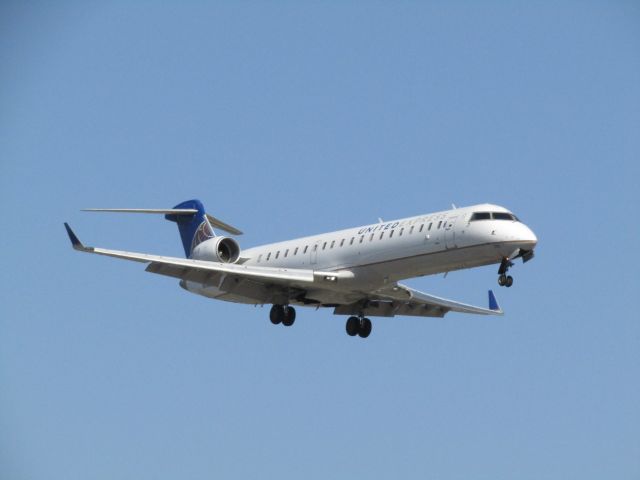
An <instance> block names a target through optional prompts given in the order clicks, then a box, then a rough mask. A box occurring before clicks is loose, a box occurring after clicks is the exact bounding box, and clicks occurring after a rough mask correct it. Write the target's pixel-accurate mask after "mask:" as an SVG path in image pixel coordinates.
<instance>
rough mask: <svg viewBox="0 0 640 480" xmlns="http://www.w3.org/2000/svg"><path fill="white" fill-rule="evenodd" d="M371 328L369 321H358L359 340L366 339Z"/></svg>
mask: <svg viewBox="0 0 640 480" xmlns="http://www.w3.org/2000/svg"><path fill="white" fill-rule="evenodd" d="M372 328H373V325H371V320H369V319H368V318H363V319H362V320H360V331H359V332H358V335H360V338H367V337H368V336H369V335H370V334H371V329H372Z"/></svg>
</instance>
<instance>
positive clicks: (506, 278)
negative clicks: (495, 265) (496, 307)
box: [498, 257, 513, 287]
mask: <svg viewBox="0 0 640 480" xmlns="http://www.w3.org/2000/svg"><path fill="white" fill-rule="evenodd" d="M511 267H513V262H512V261H511V260H509V259H508V258H506V257H505V258H503V259H502V262H501V263H500V268H499V269H498V275H500V276H499V277H498V285H500V286H501V287H510V286H511V285H513V277H512V276H511V275H507V272H508V271H509V268H511Z"/></svg>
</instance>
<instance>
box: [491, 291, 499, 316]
mask: <svg viewBox="0 0 640 480" xmlns="http://www.w3.org/2000/svg"><path fill="white" fill-rule="evenodd" d="M489 310H493V311H494V312H501V311H502V309H501V308H500V305H498V301H497V300H496V296H495V295H494V294H493V290H489Z"/></svg>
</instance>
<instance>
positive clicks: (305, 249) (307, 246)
mask: <svg viewBox="0 0 640 480" xmlns="http://www.w3.org/2000/svg"><path fill="white" fill-rule="evenodd" d="M307 250H309V245H305V246H304V250H303V251H302V253H307Z"/></svg>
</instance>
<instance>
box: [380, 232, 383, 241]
mask: <svg viewBox="0 0 640 480" xmlns="http://www.w3.org/2000/svg"><path fill="white" fill-rule="evenodd" d="M383 237H384V232H380V240H382V238H383Z"/></svg>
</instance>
